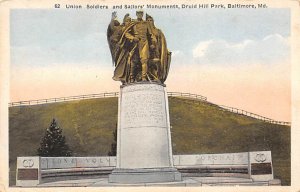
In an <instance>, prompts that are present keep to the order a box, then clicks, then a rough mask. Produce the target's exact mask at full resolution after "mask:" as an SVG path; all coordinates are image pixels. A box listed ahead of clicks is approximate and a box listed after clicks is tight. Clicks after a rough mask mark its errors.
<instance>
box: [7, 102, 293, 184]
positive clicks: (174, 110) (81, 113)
mask: <svg viewBox="0 0 300 192" xmlns="http://www.w3.org/2000/svg"><path fill="white" fill-rule="evenodd" d="M169 106H170V121H171V126H172V129H171V133H172V145H173V153H174V154H193V153H231V152H247V151H256V150H271V151H272V157H273V165H274V174H275V178H279V179H281V181H282V184H283V185H290V148H291V146H290V127H289V126H282V125H274V124H269V123H264V122H262V121H260V120H257V119H253V118H250V117H246V116H243V115H237V114H234V113H231V112H225V111H221V110H219V108H218V107H217V106H214V105H209V104H208V103H206V102H194V101H192V100H188V99H183V98H176V97H169ZM117 108H118V100H117V98H101V99H89V100H80V101H70V102H64V103H53V104H44V105H36V106H21V107H11V108H9V167H10V185H14V184H15V168H16V159H17V157H18V156H29V155H36V150H37V149H38V147H39V143H40V140H41V138H42V136H43V135H44V132H45V129H46V128H48V127H49V125H50V123H51V120H52V118H56V119H57V121H58V124H59V125H60V127H61V128H62V129H63V134H64V135H65V136H66V140H67V143H68V144H69V146H70V148H71V149H72V150H73V155H74V156H102V155H107V153H108V152H109V150H110V145H111V143H112V142H113V131H114V129H115V128H116V124H117V110H118V109H117Z"/></svg>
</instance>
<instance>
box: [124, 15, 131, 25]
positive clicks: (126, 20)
mask: <svg viewBox="0 0 300 192" xmlns="http://www.w3.org/2000/svg"><path fill="white" fill-rule="evenodd" d="M128 21H129V22H130V21H131V17H130V16H129V13H127V14H126V15H125V16H124V18H123V23H126V22H128Z"/></svg>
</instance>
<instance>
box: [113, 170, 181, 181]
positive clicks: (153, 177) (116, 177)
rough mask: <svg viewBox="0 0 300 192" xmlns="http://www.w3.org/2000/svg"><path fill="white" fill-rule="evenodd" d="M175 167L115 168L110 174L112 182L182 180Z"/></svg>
mask: <svg viewBox="0 0 300 192" xmlns="http://www.w3.org/2000/svg"><path fill="white" fill-rule="evenodd" d="M181 180H182V178H181V173H180V172H178V171H177V169H175V168H149V169H115V170H113V172H112V174H110V175H109V182H110V183H130V184H134V183H162V182H175V181H181Z"/></svg>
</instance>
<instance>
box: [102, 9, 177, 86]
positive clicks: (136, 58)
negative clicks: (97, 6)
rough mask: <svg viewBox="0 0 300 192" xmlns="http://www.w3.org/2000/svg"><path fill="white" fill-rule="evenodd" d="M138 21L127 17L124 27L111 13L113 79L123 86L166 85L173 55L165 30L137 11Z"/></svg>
mask: <svg viewBox="0 0 300 192" xmlns="http://www.w3.org/2000/svg"><path fill="white" fill-rule="evenodd" d="M136 16H137V19H132V18H131V17H130V15H129V14H126V15H125V16H124V19H123V23H122V24H121V23H120V22H119V21H118V20H117V19H116V18H117V15H116V12H113V13H112V18H111V22H110V24H109V26H108V29H107V40H108V44H109V48H110V51H111V55H112V60H113V64H114V66H115V71H114V76H113V79H114V80H116V81H121V82H122V84H127V83H135V82H144V81H150V82H158V83H164V81H165V80H166V78H167V75H168V71H169V67H170V62H171V52H169V51H168V49H167V43H166V39H165V36H164V34H163V33H162V31H161V30H160V29H158V28H156V27H155V25H154V20H153V18H152V17H151V16H150V15H148V14H146V20H143V16H144V12H143V11H142V10H138V11H136Z"/></svg>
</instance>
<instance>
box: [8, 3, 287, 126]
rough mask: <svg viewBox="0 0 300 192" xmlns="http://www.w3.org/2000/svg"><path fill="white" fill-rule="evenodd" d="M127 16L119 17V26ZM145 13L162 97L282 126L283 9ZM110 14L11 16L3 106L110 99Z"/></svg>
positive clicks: (284, 108) (68, 12)
mask: <svg viewBox="0 0 300 192" xmlns="http://www.w3.org/2000/svg"><path fill="white" fill-rule="evenodd" d="M134 11H135V10H122V11H119V12H118V16H119V20H120V21H121V20H122V19H123V16H124V14H125V13H127V12H129V13H130V14H131V16H132V17H133V18H135V13H134ZM145 11H146V12H147V13H149V14H150V15H152V16H153V17H154V20H155V24H156V26H157V27H158V28H160V29H161V30H162V31H163V32H164V34H165V36H166V39H167V43H168V48H169V50H170V51H172V53H173V54H172V63H171V68H170V73H169V77H168V79H167V81H166V82H165V83H166V85H167V89H168V91H178V92H190V93H196V94H200V95H203V96H206V97H207V98H208V100H209V101H212V102H215V103H217V104H223V105H228V106H232V107H237V108H241V109H244V110H248V111H250V112H253V113H258V114H260V115H264V116H266V117H270V118H273V119H276V120H282V121H290V94H291V93H290V42H289V41H290V33H291V32H290V11H289V9H253V10H250V9H235V10H228V9H225V10H220V9H218V10H211V9H195V10H188V11H184V10H163V11H162V10H153V9H151V10H145ZM111 12H112V10H101V11H100V10H95V11H89V10H63V9H61V10H53V9H51V10H50V9H49V10H47V9H40V10H37V9H34V10H33V9H31V10H29V9H26V10H25V9H16V10H13V11H11V15H10V16H11V17H10V24H11V25H10V29H11V32H10V35H11V77H10V86H11V90H10V97H11V101H20V100H30V99H44V98H52V97H61V96H73V95H80V94H90V93H101V92H111V91H118V90H119V85H120V83H119V82H115V81H113V80H112V78H111V77H112V74H113V70H114V68H113V67H112V63H111V57H110V52H109V48H108V44H107V41H106V29H107V25H108V23H109V21H110V17H111Z"/></svg>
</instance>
